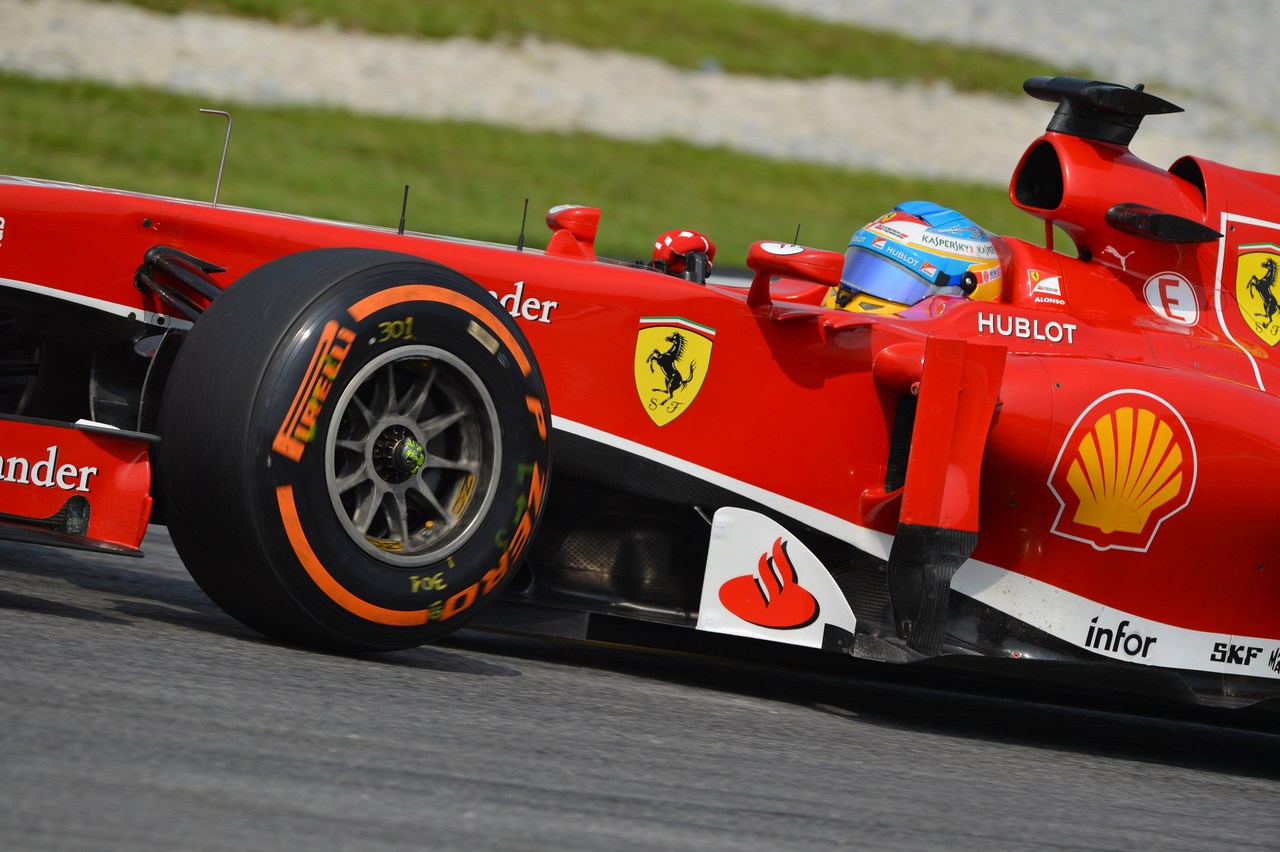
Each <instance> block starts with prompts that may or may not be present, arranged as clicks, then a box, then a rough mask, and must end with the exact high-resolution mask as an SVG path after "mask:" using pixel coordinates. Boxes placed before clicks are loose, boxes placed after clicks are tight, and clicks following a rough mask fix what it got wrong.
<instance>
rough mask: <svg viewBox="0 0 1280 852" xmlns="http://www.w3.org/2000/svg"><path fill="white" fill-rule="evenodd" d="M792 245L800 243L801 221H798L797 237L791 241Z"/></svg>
mask: <svg viewBox="0 0 1280 852" xmlns="http://www.w3.org/2000/svg"><path fill="white" fill-rule="evenodd" d="M791 245H793V246H798V245H800V223H799V222H797V223H796V238H795V239H794V240H792V241H791Z"/></svg>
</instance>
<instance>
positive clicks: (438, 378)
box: [157, 249, 549, 651]
mask: <svg viewBox="0 0 1280 852" xmlns="http://www.w3.org/2000/svg"><path fill="white" fill-rule="evenodd" d="M547 415H548V407H547V399H546V391H545V388H544V385H543V382H542V378H541V374H540V373H539V371H538V369H537V365H536V362H535V361H534V358H533V354H532V352H531V350H530V348H529V346H528V343H527V342H526V341H525V340H524V337H523V335H522V334H521V333H520V331H519V329H518V328H517V327H516V325H515V323H514V321H513V320H512V319H511V317H510V316H508V315H507V314H506V313H505V312H504V311H502V310H501V309H500V308H499V307H498V305H497V304H496V303H494V301H493V299H492V297H491V296H490V295H489V294H488V293H486V292H485V291H484V290H483V289H481V288H480V287H479V286H478V285H477V284H475V283H474V282H472V281H470V280H469V279H467V278H465V277H464V276H462V275H460V274H458V273H456V272H454V271H452V270H449V269H447V268H445V267H442V266H439V265H438V264H434V263H430V262H428V261H424V260H420V259H417V258H413V257H409V256H406V255H398V254H394V253H390V252H381V251H372V250H364V249H321V250H316V251H309V252H303V253H300V254H297V255H291V256H289V257H286V258H283V259H281V260H278V261H274V262H272V263H269V264H266V265H264V266H263V267H261V268H259V269H257V270H255V271H253V272H251V273H249V274H248V275H246V276H244V278H242V279H241V280H240V281H238V282H237V283H236V284H235V285H234V286H233V287H231V288H229V289H228V290H227V291H226V292H225V293H224V294H222V295H221V296H219V297H218V299H216V300H215V301H214V303H213V305H212V306H211V307H210V308H209V310H208V311H207V312H206V313H205V315H204V316H202V317H201V318H200V320H199V321H198V322H197V323H196V325H195V327H194V328H193V329H192V331H191V333H190V335H189V336H188V339H187V340H186V341H185V342H184V344H183V346H182V349H181V351H180V352H179V353H178V356H177V359H176V362H175V364H174V368H173V372H172V373H171V375H170V377H169V381H168V384H167V386H166V389H165V392H164V397H163V399H162V402H161V411H160V421H159V431H160V434H161V437H162V441H161V444H160V453H159V459H158V463H157V473H158V478H159V484H160V488H159V496H160V499H161V500H162V501H163V503H164V512H165V517H166V519H167V522H168V525H169V529H170V534H171V536H172V538H173V541H174V545H175V546H176V548H177V549H178V552H179V554H180V555H181V556H182V559H183V562H184V563H185V564H186V566H187V568H188V570H189V571H190V572H191V575H192V576H193V577H194V578H195V580H196V582H197V583H199V585H200V586H201V588H202V589H204V590H205V592H206V593H207V594H208V595H209V596H210V597H211V598H212V599H213V600H214V602H215V603H217V604H218V605H219V606H221V607H222V608H223V609H224V610H225V611H226V612H227V613H228V614H230V615H232V616H233V617H235V618H237V619H238V620H240V621H242V622H243V623H245V624H247V625H248V626H250V627H253V628H255V629H257V630H259V631H261V632H263V633H265V634H267V635H269V636H272V637H275V638H277V639H280V640H283V641H286V642H290V643H294V644H300V645H306V646H311V647H319V648H326V649H339V650H358V651H365V650H389V649H394V648H404V647H411V646H415V645H419V644H422V643H423V642H427V641H431V640H433V639H437V638H439V637H441V636H443V635H445V634H446V633H449V632H452V631H453V630H455V629H457V627H459V626H461V625H462V624H463V623H464V622H465V621H466V620H467V619H468V618H469V617H471V616H473V615H474V614H476V613H477V612H478V611H479V610H480V609H481V607H483V605H484V604H486V603H487V602H489V601H491V600H492V599H493V598H494V597H496V596H497V594H498V593H499V592H500V591H501V589H502V588H504V587H505V585H506V583H507V582H508V581H509V580H510V579H511V577H512V576H513V575H514V574H515V568H516V565H517V562H518V560H519V558H520V557H521V556H522V554H523V552H524V550H525V548H526V545H527V544H528V542H529V539H530V538H531V537H532V535H533V533H534V530H535V527H536V525H537V522H538V520H539V517H540V515H541V510H542V505H543V498H544V495H545V489H546V484H547V477H548V472H549V451H548V445H547V422H548V420H547Z"/></svg>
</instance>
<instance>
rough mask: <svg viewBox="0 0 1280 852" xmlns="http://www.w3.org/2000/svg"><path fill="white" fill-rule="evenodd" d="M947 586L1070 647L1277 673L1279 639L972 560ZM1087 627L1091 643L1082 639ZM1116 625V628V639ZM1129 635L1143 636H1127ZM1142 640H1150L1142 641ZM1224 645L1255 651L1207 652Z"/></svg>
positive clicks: (1133, 659) (1134, 659)
mask: <svg viewBox="0 0 1280 852" xmlns="http://www.w3.org/2000/svg"><path fill="white" fill-rule="evenodd" d="M951 588H952V590H954V591H957V592H960V593H961V594H963V595H967V596H968V597H971V598H973V599H974V600H976V601H979V602H980V603H983V604H986V605H987V606H989V607H991V608H992V609H995V610H999V611H1000V612H1003V613H1005V614H1006V615H1010V616H1012V617H1013V618H1015V619H1017V620H1018V621H1021V622H1024V623H1026V624H1029V625H1031V626H1032V627H1035V628H1037V629H1039V630H1043V631H1044V632H1045V633H1048V634H1049V635H1051V636H1055V637H1057V638H1059V639H1061V640H1063V641H1064V642H1067V643H1069V644H1071V645H1074V646H1076V647H1077V648H1083V649H1085V650H1088V651H1091V652H1092V653H1095V654H1099V655H1101V656H1104V657H1109V658H1110V659H1113V660H1119V661H1122V662H1126V663H1136V664H1138V665H1148V666H1157V667H1159V668H1168V669H1188V670H1192V671H1202V672H1213V673H1214V674H1234V675H1248V676H1251V677H1267V678H1273V679H1277V678H1280V640H1276V639H1263V638H1260V637H1253V636H1235V635H1232V634H1229V633H1212V632H1207V631H1202V630H1190V629H1188V628H1185V627H1177V626H1174V625H1172V624H1165V623H1163V622H1159V621H1154V620H1151V619H1148V618H1143V617H1141V616H1138V615H1134V614H1132V613H1128V612H1124V611H1123V610H1118V609H1113V608H1112V607H1108V606H1105V605H1103V604H1100V603H1098V602H1097V601H1092V600H1089V599H1088V598H1085V597H1082V596H1080V595H1077V594H1075V593H1073V592H1068V591H1066V590H1065V589H1060V588H1058V587H1057V586H1052V585H1050V584H1048V583H1045V582H1042V581H1040V580H1036V579H1033V578H1031V577H1027V576H1025V575H1022V574H1017V573H1014V572H1013V571H1007V570H1005V569H1004V568H999V567H997V566H995V565H990V564H988V563H985V562H979V561H978V560H976V559H970V560H969V561H967V562H966V563H965V564H964V565H962V566H961V567H960V570H959V571H957V572H956V576H955V578H954V579H952V581H951ZM1091 629H1092V630H1093V638H1094V642H1093V643H1092V646H1091V645H1090V644H1089V642H1088V639H1089V636H1090V630H1091ZM1100 631H1110V632H1111V635H1112V639H1113V641H1112V643H1111V645H1112V647H1111V648H1108V647H1106V646H1105V645H1103V644H1102V643H1101V641H1100V639H1101V637H1102V636H1103V635H1104V634H1102V633H1100ZM1118 631H1123V632H1121V634H1120V637H1119V638H1116V633H1117V632H1118ZM1134 636H1136V637H1139V639H1141V640H1143V641H1137V640H1133V639H1130V638H1129V637H1134ZM1147 639H1151V640H1153V641H1151V642H1150V643H1147V642H1146V641H1145V640H1147ZM1100 645H1101V646H1100ZM1126 646H1127V650H1126ZM1215 646H1222V647H1221V648H1219V647H1215ZM1232 646H1235V647H1237V648H1253V649H1257V653H1256V654H1255V655H1254V656H1253V658H1252V659H1251V660H1249V661H1248V662H1247V663H1244V664H1237V663H1232V662H1230V660H1229V659H1226V660H1221V661H1214V660H1213V657H1214V655H1215V653H1223V652H1224V651H1225V652H1226V653H1228V654H1229V653H1230V649H1231V647H1232Z"/></svg>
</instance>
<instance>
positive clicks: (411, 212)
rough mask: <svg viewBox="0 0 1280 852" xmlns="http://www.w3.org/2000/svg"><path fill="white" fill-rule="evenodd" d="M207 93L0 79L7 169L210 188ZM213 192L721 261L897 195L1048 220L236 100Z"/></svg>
mask: <svg viewBox="0 0 1280 852" xmlns="http://www.w3.org/2000/svg"><path fill="white" fill-rule="evenodd" d="M202 106H219V105H218V104H210V103H208V102H207V101H206V100H202V99H196V98H192V97H185V96H175V95H169V94H164V93H160V92H155V91H149V90H131V89H126V90H120V89H112V88H108V87H104V86H99V85H95V84H89V83H61V82H42V81H35V80H32V79H29V78H25V77H19V76H14V75H6V74H0V139H3V140H4V145H3V147H0V173H7V174H14V175H25V176H29V177H42V178H53V179H59V180H68V181H73V182H79V183H89V184H94V185H101V186H111V187H116V188H121V189H129V190H134V191H139V192H148V193H156V194H161V195H171V196H177V197H183V198H197V199H209V198H212V195H213V188H214V181H215V177H216V174H217V165H218V157H219V154H220V153H221V147H222V138H223V132H224V130H225V122H223V121H222V120H221V119H219V118H214V117H209V116H203V115H200V114H199V113H198V111H197V110H198V109H199V108H200V107H202ZM232 111H233V114H234V118H235V128H234V133H233V136H232V140H231V149H230V153H229V155H228V162H227V169H226V173H225V176H224V178H223V183H222V190H221V196H220V199H219V200H220V202H221V203H223V204H229V205H238V206H245V207H255V208H260V209H267V210H278V211H282V212H288V213H297V214H303V215H311V216H321V217H325V218H333V219H340V220H343V221H350V222H357V223H361V224H371V225H381V226H386V227H395V226H396V225H397V224H398V222H399V218H400V205H401V200H402V197H403V193H404V186H405V184H408V185H409V186H410V195H409V205H408V227H409V228H410V229H412V230H418V231H426V232H430V233H439V234H449V235H456V236H466V237H472V238H477V239H491V240H497V241H500V242H507V243H512V242H515V240H516V237H517V235H518V233H519V229H520V218H521V212H522V208H523V205H524V199H525V198H528V199H529V211H530V212H529V229H528V238H527V244H528V245H530V246H531V247H542V246H545V245H546V241H547V238H548V237H549V236H550V232H549V231H548V230H547V229H546V227H545V226H544V225H543V224H542V219H543V216H544V214H545V212H546V210H547V209H548V208H550V207H552V206H553V205H556V204H561V203H568V202H572V203H578V204H589V205H593V206H597V207H601V208H603V210H604V213H603V217H602V220H601V226H600V237H599V239H598V242H597V248H598V250H599V251H600V253H601V254H603V255H605V256H610V257H619V258H639V257H645V258H647V256H648V252H649V248H650V247H651V246H652V243H653V238H654V237H655V236H657V235H658V234H659V233H661V232H663V231H665V230H667V229H669V228H675V227H681V228H694V229H697V230H700V231H704V232H705V233H707V234H709V235H710V236H711V237H712V239H713V240H715V241H716V243H717V245H718V247H719V250H720V253H719V255H718V261H719V262H720V263H721V265H723V266H742V264H743V258H744V257H745V254H746V250H747V248H748V247H749V246H750V244H751V243H752V242H753V241H755V240H765V239H768V240H788V239H790V238H791V237H792V236H793V235H794V234H795V230H796V226H797V225H800V226H801V235H800V236H801V242H803V243H805V244H807V245H812V246H821V247H826V248H843V247H844V245H845V244H846V243H847V241H848V239H849V235H850V234H851V233H852V232H853V231H854V230H855V229H856V228H857V227H858V226H860V225H861V224H863V223H865V222H867V221H869V220H871V219H873V218H875V217H876V216H878V215H879V214H880V213H882V212H884V211H885V210H887V209H889V208H890V207H892V206H893V205H894V204H895V203H897V202H899V201H903V200H906V199H910V198H928V199H931V200H934V201H937V202H939V203H942V204H946V205H950V206H953V207H957V208H959V209H961V210H963V211H965V212H966V213H968V214H969V215H970V216H971V217H973V218H974V219H975V220H977V221H978V222H979V223H981V224H983V225H984V226H986V227H988V228H989V229H991V230H994V231H997V232H1000V233H1005V234H1010V235H1014V236H1020V237H1023V238H1026V239H1033V240H1034V239H1037V238H1038V237H1039V236H1040V235H1041V234H1042V232H1043V230H1042V229H1043V226H1042V225H1041V224H1040V222H1039V221H1038V220H1036V219H1033V218H1031V217H1029V216H1027V215H1026V214H1024V213H1021V212H1019V211H1018V210H1016V209H1015V208H1014V207H1013V206H1012V205H1011V204H1010V203H1009V200H1008V197H1007V194H1006V193H1005V191H1004V190H1003V189H999V188H992V187H989V186H977V185H965V184H960V183H954V182H947V181H935V180H912V179H907V178H898V177H893V176H887V175H882V174H875V173H868V172H856V171H848V170H841V169H833V168H824V167H821V166H815V165H806V164H796V163H783V162H777V161H773V160H768V159H763V158H760V157H753V156H748V155H744V154H739V153H735V152H732V151H728V150H724V149H707V148H698V147H694V146H691V145H686V144H678V143H659V144H639V143H628V142H616V141H609V140H602V139H600V138H598V137H594V136H589V135H581V134H566V135H558V134H549V133H525V132H520V131H514V130H503V129H497V128H492V127H487V126H482V125H476V124H465V123H453V122H438V123H421V122H414V121H408V120H397V119H388V118H369V117H365V116H356V115H352V114H349V113H345V112H341V111H335V110H325V109H302V108H290V109H262V108H254V107H247V106H236V107H233V108H232Z"/></svg>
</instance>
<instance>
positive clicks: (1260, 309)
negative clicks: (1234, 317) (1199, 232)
mask: <svg viewBox="0 0 1280 852" xmlns="http://www.w3.org/2000/svg"><path fill="white" fill-rule="evenodd" d="M1239 252H1240V253H1239V256H1238V257H1237V258H1236V304H1237V305H1239V306H1240V313H1241V315H1242V316H1243V317H1244V321H1245V322H1247V323H1248V324H1249V327H1250V328H1252V329H1253V331H1254V333H1255V334H1257V335H1258V337H1260V338H1262V340H1263V342H1265V343H1266V344H1267V345H1268V346H1275V345H1276V343H1277V342H1280V302H1278V301H1277V297H1280V292H1278V291H1277V289H1276V285H1277V281H1276V271H1277V266H1278V264H1277V261H1280V246H1276V245H1273V244H1271V243H1258V244H1254V245H1242V246H1240V250H1239Z"/></svg>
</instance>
